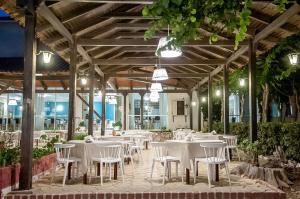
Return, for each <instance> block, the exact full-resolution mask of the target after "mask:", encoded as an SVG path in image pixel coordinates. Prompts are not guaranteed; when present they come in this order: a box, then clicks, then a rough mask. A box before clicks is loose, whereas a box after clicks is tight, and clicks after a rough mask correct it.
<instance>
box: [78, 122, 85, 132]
mask: <svg viewBox="0 0 300 199" xmlns="http://www.w3.org/2000/svg"><path fill="white" fill-rule="evenodd" d="M78 131H80V132H82V131H85V124H84V121H81V122H80V123H79V124H78Z"/></svg>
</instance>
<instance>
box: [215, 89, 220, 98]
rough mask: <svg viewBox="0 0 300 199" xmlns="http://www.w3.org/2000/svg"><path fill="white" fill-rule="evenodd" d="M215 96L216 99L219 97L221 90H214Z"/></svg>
mask: <svg viewBox="0 0 300 199" xmlns="http://www.w3.org/2000/svg"><path fill="white" fill-rule="evenodd" d="M216 96H218V97H219V96H221V90H220V89H217V90H216Z"/></svg>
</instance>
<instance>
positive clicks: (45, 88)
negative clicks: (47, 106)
mask: <svg viewBox="0 0 300 199" xmlns="http://www.w3.org/2000/svg"><path fill="white" fill-rule="evenodd" d="M40 83H41V85H42V87H43V88H44V90H48V86H47V84H46V83H45V81H44V80H40Z"/></svg>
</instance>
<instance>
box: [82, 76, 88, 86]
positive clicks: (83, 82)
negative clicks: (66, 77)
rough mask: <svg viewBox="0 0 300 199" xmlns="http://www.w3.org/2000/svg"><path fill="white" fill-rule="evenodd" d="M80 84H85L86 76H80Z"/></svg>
mask: <svg viewBox="0 0 300 199" xmlns="http://www.w3.org/2000/svg"><path fill="white" fill-rule="evenodd" d="M81 84H82V85H86V84H87V79H86V77H82V78H81Z"/></svg>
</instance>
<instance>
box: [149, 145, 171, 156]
mask: <svg viewBox="0 0 300 199" xmlns="http://www.w3.org/2000/svg"><path fill="white" fill-rule="evenodd" d="M151 146H152V148H153V149H154V156H155V158H161V157H163V156H166V155H167V154H168V151H167V147H166V146H167V143H165V142H151Z"/></svg>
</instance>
